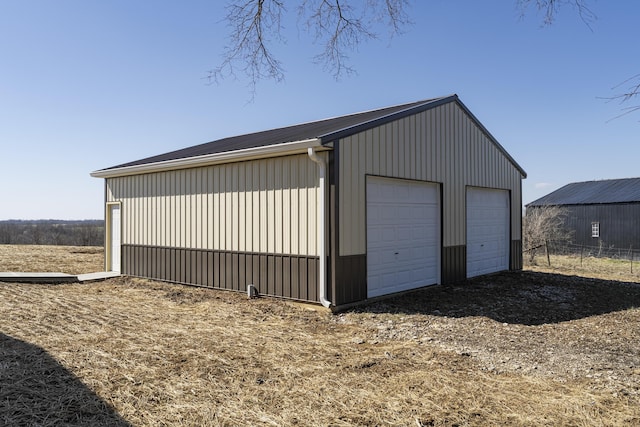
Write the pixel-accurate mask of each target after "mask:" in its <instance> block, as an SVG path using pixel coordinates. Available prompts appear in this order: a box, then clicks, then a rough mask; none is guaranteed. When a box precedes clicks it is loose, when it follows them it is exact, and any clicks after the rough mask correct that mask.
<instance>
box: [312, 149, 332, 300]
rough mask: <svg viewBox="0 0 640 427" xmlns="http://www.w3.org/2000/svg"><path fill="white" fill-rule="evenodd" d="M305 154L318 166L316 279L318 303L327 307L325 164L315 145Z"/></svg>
mask: <svg viewBox="0 0 640 427" xmlns="http://www.w3.org/2000/svg"><path fill="white" fill-rule="evenodd" d="M307 154H308V155H309V158H310V159H311V160H313V161H314V162H316V163H317V164H318V166H319V168H320V170H319V172H320V173H319V175H320V176H319V182H318V185H319V187H320V192H321V193H322V194H321V195H320V203H318V213H319V217H320V219H319V221H318V222H319V223H320V224H319V227H318V255H319V256H320V267H319V270H320V277H319V279H318V280H319V282H320V289H319V293H320V303H321V304H322V305H323V306H324V307H326V308H329V307H330V306H331V301H329V300H328V299H327V245H326V242H325V240H326V223H327V218H326V216H327V215H326V210H325V204H326V199H327V189H326V183H325V179H326V174H327V164H326V162H325V161H324V160H323V159H322V158H321V157H319V156H318V154H317V152H316V151H315V147H309V148H307Z"/></svg>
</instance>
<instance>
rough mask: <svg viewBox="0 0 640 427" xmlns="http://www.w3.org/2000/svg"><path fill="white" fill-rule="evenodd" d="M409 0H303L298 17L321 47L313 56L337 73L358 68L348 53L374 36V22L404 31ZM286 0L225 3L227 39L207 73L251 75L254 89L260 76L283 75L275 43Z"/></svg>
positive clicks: (278, 78) (213, 75) (279, 77)
mask: <svg viewBox="0 0 640 427" xmlns="http://www.w3.org/2000/svg"><path fill="white" fill-rule="evenodd" d="M410 1H411V0H299V2H300V6H299V8H298V21H299V22H304V23H305V24H306V31H307V32H309V33H311V34H312V35H313V36H314V37H315V43H317V44H320V45H321V46H322V50H321V52H320V53H319V54H317V55H316V56H315V57H314V59H315V61H316V62H318V63H321V64H323V66H324V68H325V69H327V70H330V71H331V73H332V74H333V76H334V77H335V78H336V79H339V78H340V77H341V76H343V75H346V74H351V73H353V72H355V70H354V69H353V68H352V67H351V66H350V65H349V64H348V58H349V54H350V53H352V52H353V51H356V50H357V49H358V47H359V46H360V45H361V44H362V43H363V42H366V41H368V40H371V39H376V38H377V37H378V34H377V33H376V30H375V29H376V26H377V25H379V24H380V23H381V22H384V23H385V25H386V26H388V27H389V29H390V33H391V36H393V35H396V34H400V33H401V32H402V30H403V28H404V27H406V26H407V25H408V24H409V23H410V21H409V19H408V15H407V9H408V7H409V3H410ZM285 13H286V9H285V7H284V0H235V1H232V2H231V3H230V4H229V5H228V6H227V14H226V16H225V21H226V22H227V26H228V27H229V37H228V45H227V47H226V48H225V51H224V53H223V57H222V58H223V59H222V62H221V63H220V65H219V66H218V67H217V68H215V69H214V70H212V71H210V72H209V75H208V79H209V81H211V82H218V81H219V80H220V79H223V78H225V77H230V76H231V77H237V74H236V73H237V72H241V73H242V74H244V75H245V76H246V77H247V78H248V80H249V87H250V88H251V91H252V93H255V87H256V84H257V83H258V82H259V81H260V80H262V79H271V80H274V81H276V82H279V81H282V80H284V68H283V65H282V63H281V62H280V61H279V60H278V59H277V58H276V57H275V56H274V54H273V50H272V46H273V44H274V43H276V42H280V43H282V42H284V39H283V36H282V32H283V25H282V18H283V15H284V14H285Z"/></svg>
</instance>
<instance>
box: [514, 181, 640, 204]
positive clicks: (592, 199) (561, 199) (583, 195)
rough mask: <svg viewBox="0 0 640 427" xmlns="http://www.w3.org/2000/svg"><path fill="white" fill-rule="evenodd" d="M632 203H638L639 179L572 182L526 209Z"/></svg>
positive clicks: (639, 193)
mask: <svg viewBox="0 0 640 427" xmlns="http://www.w3.org/2000/svg"><path fill="white" fill-rule="evenodd" d="M632 202H640V178H624V179H606V180H602V181H587V182H574V183H571V184H567V185H565V186H564V187H562V188H559V189H557V190H556V191H554V192H552V193H549V194H547V195H546V196H544V197H541V198H539V199H538V200H534V201H533V202H531V203H529V204H528V205H527V207H529V206H547V205H552V206H560V205H590V204H605V203H632Z"/></svg>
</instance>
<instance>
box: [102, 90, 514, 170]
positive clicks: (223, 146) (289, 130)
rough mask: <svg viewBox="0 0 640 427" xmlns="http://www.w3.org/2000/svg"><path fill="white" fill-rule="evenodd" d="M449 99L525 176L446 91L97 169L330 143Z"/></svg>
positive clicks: (487, 133)
mask: <svg viewBox="0 0 640 427" xmlns="http://www.w3.org/2000/svg"><path fill="white" fill-rule="evenodd" d="M449 102H457V103H458V105H460V107H461V108H462V109H463V110H464V111H465V112H466V113H467V114H468V115H469V117H471V119H472V120H473V121H474V122H476V124H477V125H478V126H479V127H480V128H481V129H482V130H483V132H484V133H485V134H486V135H487V136H488V137H489V138H490V139H491V140H492V141H493V142H494V144H496V146H497V147H498V149H500V150H501V151H502V153H503V154H504V155H505V156H506V157H507V158H508V159H509V161H511V163H513V165H514V166H515V167H516V169H518V170H519V171H520V172H521V173H522V175H523V176H524V177H526V172H525V171H524V170H523V169H522V168H521V167H520V165H518V164H517V163H516V161H515V160H514V159H513V158H512V157H511V156H510V155H509V153H507V151H506V150H505V149H504V148H503V147H502V146H501V145H500V144H499V143H498V141H497V140H496V139H495V138H494V137H493V136H492V135H491V134H490V133H489V131H488V130H487V129H486V128H485V127H484V126H483V125H482V124H481V123H480V122H479V121H478V119H476V117H475V116H474V115H473V114H472V113H471V112H470V111H469V110H468V109H467V108H466V106H465V105H464V104H462V102H461V101H460V100H459V99H458V96H457V95H455V94H454V95H449V96H445V97H440V98H432V99H426V100H422V101H416V102H411V103H407V104H401V105H396V106H392V107H387V108H381V109H377V110H371V111H365V112H361V113H356V114H349V115H345V116H340V117H334V118H330V119H325V120H319V121H314V122H309V123H303V124H298V125H293V126H287V127H283V128H277V129H271V130H266V131H262V132H255V133H249V134H245V135H239V136H232V137H229V138H223V139H219V140H216V141H211V142H207V143H204V144H200V145H195V146H192V147H187V148H183V149H180V150H176V151H171V152H168V153H164V154H160V155H157V156H152V157H147V158H144V159H140V160H136V161H133V162H128V163H123V164H120V165H117V166H112V167H109V168H105V169H101V170H100V171H96V172H94V174H95V173H99V172H107V171H112V170H117V169H121V168H130V167H137V166H142V165H150V164H157V163H162V162H170V161H175V160H181V159H189V158H193V157H198V156H207V155H212V154H218V153H227V152H234V151H239V150H246V149H253V148H259V147H268V146H274V145H278V144H286V143H290V142H296V141H304V140H309V139H318V140H320V141H321V143H322V144H323V145H326V144H328V143H331V142H333V141H335V140H337V139H340V138H344V137H346V136H349V135H353V134H355V133H358V132H362V131H364V130H367V129H371V128H373V127H376V126H380V125H383V124H385V123H388V122H391V121H393V120H398V119H401V118H403V117H406V116H409V115H413V114H417V113H420V112H422V111H426V110H429V109H432V108H435V107H438V106H440V105H443V104H447V103H449Z"/></svg>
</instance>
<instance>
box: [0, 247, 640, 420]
mask: <svg viewBox="0 0 640 427" xmlns="http://www.w3.org/2000/svg"><path fill="white" fill-rule="evenodd" d="M6 256H7V255H6V254H5V255H2V257H0V265H1V263H2V262H6ZM48 270H51V269H48ZM70 273H75V271H70ZM0 384H1V385H2V387H0V425H42V426H49V425H98V426H99V425H104V426H114V425H115V426H118V425H120V426H129V425H136V426H165V425H166V426H169V425H172V426H173V425H198V426H200V425H205V426H206V425H211V426H221V425H224V426H227V425H228V426H231V425H281V426H288V425H305V426H306V425H318V426H320V425H335V426H350V425H370V426H373V425H401V426H405V425H406V426H454V425H457V426H467V425H469V426H486V425H532V426H533V425H536V426H537V425H580V426H615V425H621V426H622V425H640V285H638V284H636V283H631V282H619V281H607V280H602V279H591V278H584V277H577V276H570V275H562V274H557V273H544V272H538V271H530V270H528V271H524V272H519V273H509V274H499V275H495V276H489V277H484V278H478V279H474V280H471V281H468V282H465V283H460V284H456V285H450V286H434V287H430V288H427V289H424V290H421V291H418V292H414V293H410V294H406V295H403V296H399V297H397V298H394V299H389V300H385V301H380V302H377V303H375V304H371V305H369V306H366V307H361V308H359V309H355V310H351V311H347V312H344V313H341V314H329V313H327V312H324V311H321V310H311V309H309V308H308V307H305V306H300V305H292V304H290V303H286V302H283V301H279V300H274V299H266V298H264V299H257V300H247V299H246V297H245V296H244V295H242V294H236V293H230V292H222V291H212V290H206V289H198V288H191V287H185V286H179V285H170V284H165V283H159V282H154V281H148V280H141V279H132V278H118V279H112V280H108V281H105V282H100V283H93V284H85V285H79V284H71V285H55V286H53V285H26V284H9V283H0Z"/></svg>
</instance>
